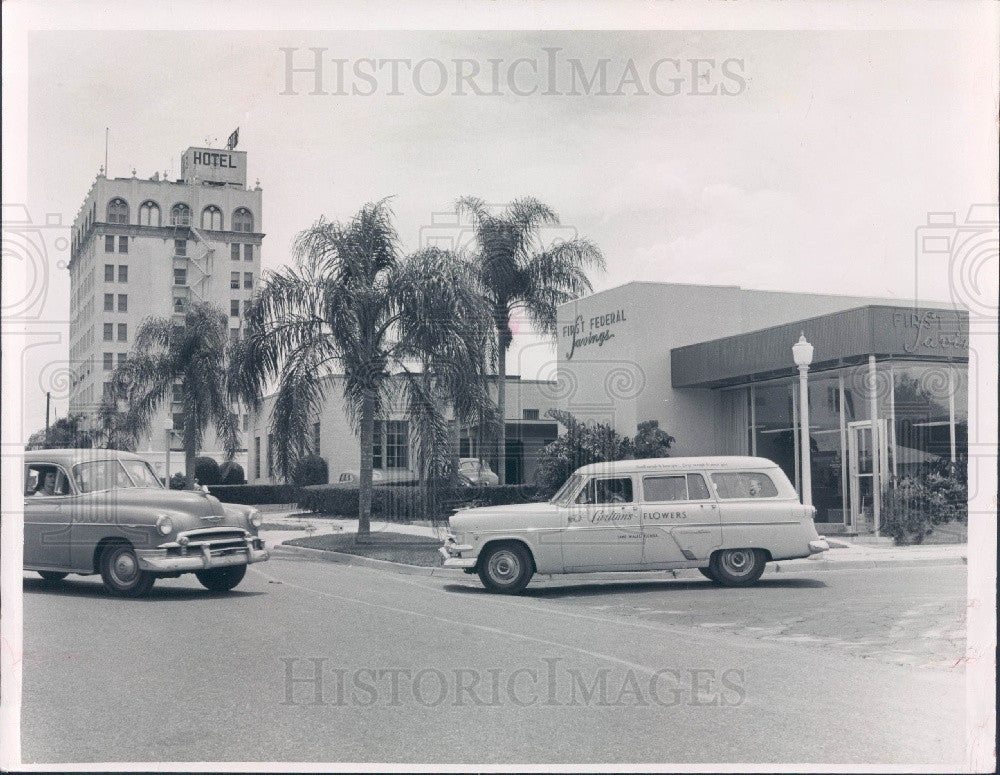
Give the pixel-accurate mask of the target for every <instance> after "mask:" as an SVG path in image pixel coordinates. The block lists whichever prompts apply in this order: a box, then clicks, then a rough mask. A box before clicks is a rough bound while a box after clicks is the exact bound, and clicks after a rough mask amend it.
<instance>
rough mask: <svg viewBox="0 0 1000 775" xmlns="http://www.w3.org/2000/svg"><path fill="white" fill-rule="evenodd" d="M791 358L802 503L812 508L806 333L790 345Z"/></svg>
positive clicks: (809, 349) (810, 354) (810, 349)
mask: <svg viewBox="0 0 1000 775" xmlns="http://www.w3.org/2000/svg"><path fill="white" fill-rule="evenodd" d="M792 358H793V359H794V360H795V365H796V366H798V367H799V422H801V423H802V503H803V504H804V505H806V506H812V465H811V463H810V461H809V364H810V363H812V360H813V346H812V345H811V344H809V342H807V341H806V332H805V331H803V332H801V333H800V334H799V341H797V342H796V343H795V344H794V345H792Z"/></svg>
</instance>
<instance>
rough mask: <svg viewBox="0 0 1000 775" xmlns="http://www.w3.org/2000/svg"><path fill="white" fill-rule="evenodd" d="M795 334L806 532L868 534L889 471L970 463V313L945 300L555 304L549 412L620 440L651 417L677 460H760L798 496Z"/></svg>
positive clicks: (742, 294)
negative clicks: (803, 362) (813, 527)
mask: <svg viewBox="0 0 1000 775" xmlns="http://www.w3.org/2000/svg"><path fill="white" fill-rule="evenodd" d="M803 334H804V335H805V338H806V339H807V340H808V342H809V343H811V344H812V345H813V347H814V352H813V358H812V363H811V365H810V367H809V372H808V376H809V379H808V401H809V407H808V408H809V413H808V415H809V446H810V450H811V455H810V459H811V465H810V468H811V474H812V476H811V478H812V493H811V494H812V502H813V505H814V506H815V507H816V509H817V515H816V522H817V523H818V527H820V528H821V529H820V532H823V530H826V532H828V533H837V532H847V533H870V532H877V531H876V528H875V526H876V525H877V524H878V516H879V510H880V500H881V495H880V493H881V490H882V488H883V487H884V486H885V483H886V482H887V481H889V477H891V476H901V475H905V474H907V473H914V472H916V471H917V470H919V469H921V468H926V467H929V466H934V465H938V464H942V463H947V462H956V461H962V460H963V459H964V458H965V457H966V452H967V448H968V403H969V399H968V393H969V379H968V367H969V318H968V313H967V312H965V311H962V310H959V309H956V307H955V305H954V304H950V303H913V302H900V301H891V300H887V299H876V298H865V297H851V296H833V295H821V294H804V293H783V292H776V291H758V290H747V289H743V288H739V287H735V286H706V285H682V284H673V283H653V282H633V283H629V284H627V285H623V286H620V287H617V288H612V289H610V290H606V291H601V292H599V293H595V294H593V295H592V296H588V297H586V298H582V299H578V300H576V301H573V302H569V303H567V304H564V305H563V306H561V307H560V308H559V316H558V330H557V343H556V347H557V351H558V383H557V388H556V391H555V392H556V398H557V402H558V405H559V407H560V408H562V409H565V410H567V411H570V412H572V413H573V414H574V415H575V416H576V417H577V418H578V419H582V420H592V421H600V422H609V423H611V424H612V425H613V426H614V427H615V429H616V430H618V431H619V432H620V433H622V434H625V435H629V436H631V435H632V434H634V433H635V430H636V425H637V424H638V423H639V422H642V421H644V420H658V421H659V423H660V427H661V428H662V429H663V430H666V431H667V432H668V433H670V434H671V435H672V436H674V437H675V439H676V441H675V443H674V445H673V447H672V448H671V454H674V455H678V456H687V455H718V454H725V455H758V456H761V457H765V458H769V459H771V460H774V461H775V462H777V463H778V464H779V465H780V466H781V467H782V468H783V469H784V470H785V472H786V473H787V474H788V477H789V479H791V481H792V482H793V483H795V486H796V488H797V489H798V490H799V492H800V494H801V488H802V476H801V471H800V468H801V461H802V454H801V450H800V439H801V425H800V421H799V418H800V414H801V411H800V397H799V371H798V368H797V366H796V364H795V362H794V360H793V357H792V346H793V345H794V344H795V343H796V341H798V339H799V337H800V336H801V335H803ZM973 384H974V381H973Z"/></svg>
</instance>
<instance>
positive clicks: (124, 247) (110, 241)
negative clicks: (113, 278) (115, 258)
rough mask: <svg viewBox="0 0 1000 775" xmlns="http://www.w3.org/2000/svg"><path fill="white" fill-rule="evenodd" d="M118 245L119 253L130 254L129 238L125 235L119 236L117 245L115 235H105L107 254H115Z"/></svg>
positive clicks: (105, 250)
mask: <svg viewBox="0 0 1000 775" xmlns="http://www.w3.org/2000/svg"><path fill="white" fill-rule="evenodd" d="M116 244H117V245H118V252H119V253H128V237H127V236H125V235H124V234H122V235H119V237H118V240H117V243H116V241H115V235H114V234H105V235H104V252H105V253H114V252H115V245H116Z"/></svg>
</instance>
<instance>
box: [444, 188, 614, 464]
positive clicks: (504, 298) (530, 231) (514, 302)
mask: <svg viewBox="0 0 1000 775" xmlns="http://www.w3.org/2000/svg"><path fill="white" fill-rule="evenodd" d="M456 209H457V211H458V213H459V214H461V213H463V212H465V213H468V214H469V215H471V217H472V222H473V227H474V228H475V233H476V241H477V242H478V243H479V253H478V255H477V260H476V266H477V274H478V277H479V282H480V285H481V287H482V290H483V293H484V294H485V296H486V299H487V302H488V303H489V306H490V320H491V322H492V325H493V328H494V337H495V345H496V366H497V415H498V417H497V420H498V434H497V455H498V464H497V469H498V470H497V475H498V476H499V477H500V484H504V483H506V439H505V425H504V418H505V417H506V415H505V410H506V377H507V351H508V350H509V349H510V345H511V343H512V342H513V338H514V337H513V333H512V332H511V329H510V319H511V315H513V314H514V313H515V311H517V310H523V311H524V312H526V313H527V316H528V318H529V320H531V322H532V323H533V324H534V326H535V328H536V329H537V330H538V331H539V332H540V333H542V334H544V335H546V336H555V333H556V308H557V307H558V306H559V305H560V304H564V303H565V302H567V301H571V300H573V299H575V298H577V297H579V296H580V295H581V294H582V293H587V292H590V291H591V290H592V287H591V285H590V280H589V279H588V278H587V275H586V273H585V271H584V270H585V269H586V268H587V267H595V268H598V269H604V266H605V264H604V256H603V254H602V253H601V251H600V249H599V248H598V247H597V246H596V245H594V244H593V243H592V242H590V241H589V240H587V239H582V238H577V239H572V240H565V241H560V242H556V243H554V244H552V245H550V246H548V247H546V246H545V245H544V244H542V241H541V238H540V233H539V232H540V231H541V228H542V227H543V226H547V225H557V224H558V223H559V217H558V216H557V215H556V214H555V213H554V212H553V211H552V210H551V209H549V207H547V206H546V205H544V204H542V203H541V202H539V201H538V200H537V199H533V198H531V197H525V198H523V199H516V200H515V201H513V202H512V203H511V204H510V205H509V206H508V207H507V208H506V209H505V210H504V211H503V212H501V213H499V214H496V213H494V212H491V211H490V208H488V207H487V205H486V204H485V203H484V202H483V200H481V199H477V198H476V197H463V198H461V199H459V200H458V202H457V204H456Z"/></svg>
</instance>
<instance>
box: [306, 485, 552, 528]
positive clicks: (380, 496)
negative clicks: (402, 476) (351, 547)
mask: <svg viewBox="0 0 1000 775" xmlns="http://www.w3.org/2000/svg"><path fill="white" fill-rule="evenodd" d="M536 492H537V489H536V488H535V487H533V486H529V485H504V486H498V485H494V486H479V487H448V486H442V487H440V488H438V489H437V491H436V493H427V492H426V491H425V490H423V489H422V488H419V487H414V486H412V485H405V484H399V485H396V484H379V485H376V486H374V487H372V516H373V517H376V518H378V519H381V520H385V521H389V522H409V521H412V520H416V519H425V518H427V517H428V516H430V517H431V518H438V519H439V518H441V517H447V516H449V515H450V514H451V513H452V511H453V510H454V509H455V508H456V507H459V506H461V505H463V504H468V505H477V506H501V505H506V504H512V503H529V502H532V501H534V500H536ZM434 496H436V497H434ZM428 497H429V498H430V502H427V500H428ZM298 504H299V507H300V508H302V509H303V510H306V511H313V512H316V513H325V514H336V515H338V516H342V517H347V518H352V519H356V518H357V516H358V488H357V487H356V486H354V485H316V486H313V487H303V488H302V490H301V495H300V497H299V501H298Z"/></svg>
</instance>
